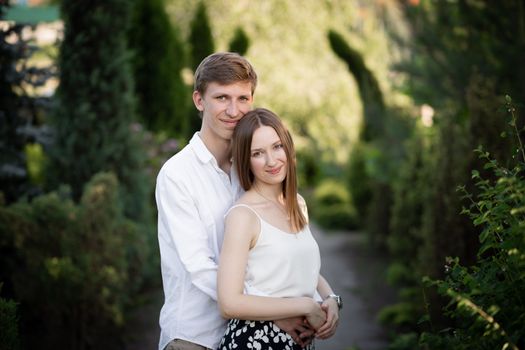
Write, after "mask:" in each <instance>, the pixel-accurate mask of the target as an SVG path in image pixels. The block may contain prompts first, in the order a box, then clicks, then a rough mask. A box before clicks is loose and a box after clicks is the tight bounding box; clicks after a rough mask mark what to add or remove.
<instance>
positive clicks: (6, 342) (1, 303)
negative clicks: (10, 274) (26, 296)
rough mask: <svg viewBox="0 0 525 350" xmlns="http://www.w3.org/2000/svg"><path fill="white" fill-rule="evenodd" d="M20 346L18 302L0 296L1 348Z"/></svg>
mask: <svg viewBox="0 0 525 350" xmlns="http://www.w3.org/2000/svg"><path fill="white" fill-rule="evenodd" d="M1 286H2V285H1V284H0V287H1ZM0 290H1V288H0ZM19 348H20V339H19V335H18V315H17V304H16V302H14V301H13V300H7V299H4V298H0V350H17V349H19Z"/></svg>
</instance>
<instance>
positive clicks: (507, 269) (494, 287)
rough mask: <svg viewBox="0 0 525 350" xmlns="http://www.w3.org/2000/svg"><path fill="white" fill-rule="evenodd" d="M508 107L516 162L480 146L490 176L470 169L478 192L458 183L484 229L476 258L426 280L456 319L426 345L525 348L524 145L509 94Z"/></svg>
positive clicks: (450, 262) (426, 337)
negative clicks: (503, 162) (505, 163)
mask: <svg viewBox="0 0 525 350" xmlns="http://www.w3.org/2000/svg"><path fill="white" fill-rule="evenodd" d="M507 109H508V110H509V111H510V113H511V114H512V119H511V121H510V125H511V127H512V128H513V129H514V134H516V135H517V140H518V145H519V146H518V147H517V148H516V153H515V158H514V159H515V164H514V165H511V166H502V165H501V164H500V163H499V162H498V161H496V160H495V159H493V158H492V156H491V155H490V154H489V153H488V152H486V151H484V150H483V149H482V148H481V147H480V148H478V149H477V153H478V154H479V157H480V159H483V160H484V161H485V166H484V169H485V170H490V171H492V176H491V177H483V176H482V175H481V174H480V171H479V170H473V171H472V179H474V181H475V186H476V189H477V195H472V194H471V192H469V191H467V190H466V188H465V186H460V187H459V191H460V192H461V193H463V195H464V196H463V198H464V200H466V201H467V203H468V204H467V206H466V207H464V208H463V211H462V212H463V214H466V215H467V216H468V217H469V218H470V219H471V221H472V223H473V224H474V225H475V226H477V227H478V228H480V230H481V233H480V235H479V242H480V247H479V250H478V252H477V260H476V262H475V264H473V265H471V266H464V265H462V264H461V263H460V259H459V258H457V257H454V258H451V257H449V258H447V260H446V266H445V268H446V272H447V273H446V276H445V278H444V279H441V280H432V279H430V278H425V279H424V282H425V283H426V284H427V285H428V286H435V287H437V291H438V293H439V294H440V295H441V296H443V297H446V298H447V299H448V300H449V303H448V305H447V306H446V307H445V308H444V309H443V311H444V313H445V315H446V316H447V317H449V318H450V319H451V320H452V321H453V322H452V323H451V325H449V326H448V327H447V328H445V329H443V330H442V331H440V332H438V331H436V330H435V329H434V330H432V332H427V333H422V334H421V336H420V338H419V343H420V344H421V345H422V346H427V347H430V348H446V349H465V350H466V349H514V350H515V349H519V348H523V347H524V346H525V303H524V298H523V290H524V289H525V255H524V252H525V149H524V147H523V144H522V140H521V137H520V136H521V135H520V134H521V132H522V131H523V129H522V128H521V129H519V128H518V126H517V118H516V115H515V107H514V106H513V105H512V104H511V101H510V98H509V100H508V105H507Z"/></svg>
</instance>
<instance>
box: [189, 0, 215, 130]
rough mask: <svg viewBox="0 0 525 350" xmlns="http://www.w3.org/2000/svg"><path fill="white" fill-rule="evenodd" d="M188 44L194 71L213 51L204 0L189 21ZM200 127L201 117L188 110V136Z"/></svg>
mask: <svg viewBox="0 0 525 350" xmlns="http://www.w3.org/2000/svg"><path fill="white" fill-rule="evenodd" d="M189 45H190V52H191V54H190V59H191V68H192V69H193V71H195V69H197V67H198V65H199V63H200V62H201V61H202V60H203V59H204V58H205V57H206V56H208V55H210V54H212V53H213V52H214V51H215V45H214V43H213V36H212V32H211V27H210V23H209V19H208V13H207V11H206V5H205V3H204V1H201V2H200V3H199V5H198V6H197V10H196V12H195V16H194V17H193V19H192V21H191V24H190V37H189ZM200 128H201V119H200V118H199V116H198V115H197V113H196V112H194V111H192V112H190V113H189V116H188V136H191V135H192V134H193V133H194V132H195V131H198V130H200Z"/></svg>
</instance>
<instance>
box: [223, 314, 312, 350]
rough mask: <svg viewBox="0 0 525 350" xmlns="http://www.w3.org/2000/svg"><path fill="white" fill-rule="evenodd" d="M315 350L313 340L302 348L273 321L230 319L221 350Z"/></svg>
mask: <svg viewBox="0 0 525 350" xmlns="http://www.w3.org/2000/svg"><path fill="white" fill-rule="evenodd" d="M230 349H237V350H243V349H252V350H315V346H314V344H313V342H312V343H311V344H310V345H308V346H306V347H305V348H301V346H300V345H299V344H297V343H296V342H294V341H293V339H292V337H291V336H290V335H289V334H288V333H286V332H284V331H282V330H281V329H280V328H279V327H277V326H276V325H275V324H274V323H273V322H272V321H244V320H236V319H233V320H230V322H229V323H228V327H227V328H226V332H225V333H224V336H223V337H222V340H221V343H220V344H219V350H230Z"/></svg>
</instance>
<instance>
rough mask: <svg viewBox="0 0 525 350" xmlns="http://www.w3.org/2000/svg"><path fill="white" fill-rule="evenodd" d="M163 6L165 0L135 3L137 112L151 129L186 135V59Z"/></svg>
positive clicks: (133, 38)
mask: <svg viewBox="0 0 525 350" xmlns="http://www.w3.org/2000/svg"><path fill="white" fill-rule="evenodd" d="M164 6H165V4H164V0H138V1H135V2H134V5H133V14H132V22H131V23H132V25H131V26H130V33H129V43H130V48H131V49H132V50H133V52H134V55H133V60H132V65H133V67H132V68H133V73H134V77H135V93H136V96H137V100H138V101H137V112H138V115H139V117H140V120H141V121H142V122H143V124H144V125H145V126H146V127H147V128H148V129H150V130H153V131H155V132H160V131H162V132H165V133H167V134H169V135H171V136H178V137H185V136H186V129H187V125H186V124H187V117H188V108H189V104H188V102H189V100H190V88H189V87H188V86H186V85H185V84H184V82H183V80H182V76H181V71H182V69H183V68H184V67H185V66H186V60H187V59H186V54H185V48H184V43H183V42H182V39H181V38H180V34H179V31H178V29H177V28H176V27H174V26H172V25H171V22H170V19H169V17H168V15H167V14H166V10H165V8H164Z"/></svg>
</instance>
